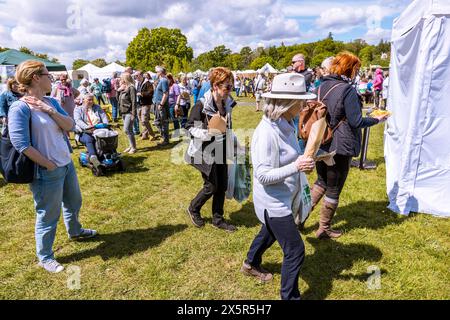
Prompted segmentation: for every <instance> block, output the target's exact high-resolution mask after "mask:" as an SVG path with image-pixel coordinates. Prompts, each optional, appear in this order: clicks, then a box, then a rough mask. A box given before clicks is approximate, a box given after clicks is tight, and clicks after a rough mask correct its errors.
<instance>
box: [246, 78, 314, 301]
mask: <svg viewBox="0 0 450 320" xmlns="http://www.w3.org/2000/svg"><path fill="white" fill-rule="evenodd" d="M263 97H264V98H265V102H264V117H263V119H262V121H261V122H260V124H259V125H258V127H257V128H256V131H255V133H254V135H253V140H252V150H251V153H252V154H251V155H252V163H253V168H254V171H253V174H254V183H253V200H254V205H255V211H256V215H257V216H258V218H259V220H260V221H261V222H262V224H263V225H262V228H261V231H260V232H259V234H258V235H257V236H256V238H255V239H254V241H253V243H252V245H251V247H250V250H249V252H248V254H247V259H246V260H245V261H244V264H243V266H242V269H241V271H242V272H243V273H244V274H246V275H250V276H254V277H256V278H258V279H259V280H260V281H263V282H266V281H270V280H271V279H272V278H273V276H272V274H270V273H269V272H268V271H266V270H264V269H263V268H262V267H261V262H262V256H263V254H264V252H265V251H266V250H267V249H269V248H270V247H271V246H272V244H274V242H275V241H278V243H279V244H280V246H281V248H282V249H283V254H284V259H283V265H282V268H281V299H283V300H298V299H300V291H299V288H298V278H299V273H300V267H301V265H302V264H303V260H304V257H305V246H304V244H303V241H302V239H301V237H300V234H299V232H298V229H297V227H296V224H295V222H294V216H293V213H294V212H297V211H298V210H299V207H300V198H301V197H300V196H301V194H300V193H301V182H300V172H311V171H312V170H313V169H314V167H315V162H314V160H313V159H311V158H307V157H305V156H300V149H299V146H298V142H297V137H296V133H295V132H296V131H295V127H294V124H293V122H292V119H293V118H294V117H296V116H297V115H298V114H299V113H300V111H301V110H302V108H303V107H304V106H305V105H306V100H309V99H314V98H315V97H316V96H315V95H314V94H311V93H308V92H306V84H305V77H304V76H302V75H300V74H294V73H289V74H282V75H278V76H276V77H275V78H274V81H273V85H272V91H271V92H270V93H266V94H264V95H263Z"/></svg>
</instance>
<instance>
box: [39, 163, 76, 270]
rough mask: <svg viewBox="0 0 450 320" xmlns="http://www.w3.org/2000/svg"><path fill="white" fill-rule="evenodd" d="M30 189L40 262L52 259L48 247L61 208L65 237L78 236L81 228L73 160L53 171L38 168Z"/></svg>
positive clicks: (53, 236)
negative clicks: (34, 213) (66, 235)
mask: <svg viewBox="0 0 450 320" xmlns="http://www.w3.org/2000/svg"><path fill="white" fill-rule="evenodd" d="M31 191H32V192H33V198H34V206H35V209H36V230H35V236H36V253H37V257H38V259H39V261H41V262H44V261H48V260H54V259H55V257H54V253H53V249H52V247H53V242H54V241H55V235H56V226H57V225H58V221H59V217H60V216H61V207H62V209H63V218H64V224H65V225H66V230H67V232H68V234H69V236H78V235H80V233H81V231H82V230H81V224H80V222H79V221H78V215H79V212H80V209H81V191H80V186H79V184H78V177H77V172H76V171H75V166H74V165H73V162H71V163H70V164H68V165H67V166H65V167H61V168H57V169H55V170H53V171H48V170H46V169H43V168H41V167H39V168H38V172H37V178H36V179H35V180H34V181H33V183H32V184H31Z"/></svg>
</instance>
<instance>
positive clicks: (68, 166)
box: [9, 60, 97, 273]
mask: <svg viewBox="0 0 450 320" xmlns="http://www.w3.org/2000/svg"><path fill="white" fill-rule="evenodd" d="M16 80H17V82H18V83H19V85H20V90H21V91H22V92H23V93H24V94H25V97H24V98H22V99H21V100H20V101H16V102H15V103H14V104H13V105H12V106H11V110H10V112H9V133H10V138H11V142H12V144H13V146H14V148H15V149H16V150H18V151H19V152H22V153H23V154H25V155H26V156H27V157H28V158H29V159H31V160H32V161H33V162H35V163H36V174H35V179H34V181H33V182H32V183H31V191H32V193H33V199H34V205H35V209H36V227H35V237H36V252H37V257H38V259H39V266H41V267H42V268H44V269H45V270H47V271H48V272H52V273H58V272H61V271H63V270H64V267H63V266H62V265H61V264H59V263H58V262H57V261H56V259H55V256H54V252H53V249H52V247H53V243H54V241H55V236H56V228H57V225H58V221H59V218H60V215H61V208H62V211H63V218H64V223H65V226H66V229H67V232H68V235H69V238H70V239H72V240H81V239H86V238H92V237H94V236H96V235H97V231H95V230H90V229H83V228H82V226H81V223H80V221H79V212H80V209H81V191H80V186H79V183H78V177H77V173H76V171H75V166H74V164H73V162H72V157H71V152H72V148H71V147H70V143H69V140H68V137H67V135H66V134H65V132H67V131H71V130H73V128H74V125H75V123H74V120H73V119H72V118H71V117H70V116H69V115H68V114H67V113H66V112H65V111H64V109H63V108H62V107H61V106H60V105H59V103H58V101H56V100H55V99H53V98H49V97H45V95H46V93H47V92H50V90H51V85H52V83H51V80H50V74H49V72H48V70H47V68H46V67H45V65H44V64H43V63H42V62H39V61H34V60H28V61H25V62H23V63H21V64H20V65H19V66H18V67H17V70H16ZM30 121H31V128H30Z"/></svg>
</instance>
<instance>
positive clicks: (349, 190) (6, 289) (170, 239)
mask: <svg viewBox="0 0 450 320" xmlns="http://www.w3.org/2000/svg"><path fill="white" fill-rule="evenodd" d="M241 101H243V102H244V103H243V104H241V105H239V106H238V107H237V108H236V110H235V112H234V115H233V120H234V127H235V128H248V129H249V128H255V127H256V125H257V124H258V122H259V120H260V118H261V113H258V114H257V113H255V112H254V107H253V104H252V105H251V106H250V105H247V106H246V105H245V102H249V101H250V100H245V99H242V100H241ZM155 145H156V144H155V143H153V142H138V147H139V148H140V150H139V153H137V154H135V155H133V156H126V157H125V158H124V159H125V161H126V163H127V167H128V169H127V171H126V173H124V174H111V175H109V176H107V177H101V178H95V177H94V176H93V175H92V174H91V172H90V171H89V170H87V169H83V168H80V167H79V165H78V162H76V166H77V169H78V176H79V180H80V184H81V189H82V193H83V207H82V212H81V221H82V223H83V225H84V226H85V227H89V228H94V229H96V230H98V231H99V233H100V236H99V237H98V238H96V239H94V240H92V241H88V242H82V243H79V242H69V241H68V239H67V235H66V233H65V228H64V225H63V223H62V221H61V222H60V224H59V226H58V232H57V238H56V242H55V245H54V249H55V252H56V257H57V259H58V261H59V262H61V263H63V264H64V265H65V266H66V268H68V267H70V266H77V267H80V270H81V288H80V289H79V290H70V289H69V288H68V286H67V282H68V279H70V276H71V272H70V270H69V272H63V273H61V274H58V275H51V274H48V273H46V272H44V271H43V270H42V269H40V268H38V267H37V260H36V257H35V243H34V217H35V214H34V210H33V200H32V195H31V193H30V191H29V188H28V187H27V186H13V185H7V186H5V185H4V184H1V185H0V252H1V254H2V259H0V299H269V300H270V299H279V288H280V269H281V262H282V252H281V249H280V248H279V246H278V245H277V244H275V245H274V246H273V248H271V249H270V250H269V251H268V252H267V253H266V255H265V259H264V264H263V265H264V266H265V267H266V268H267V269H269V270H271V271H273V272H274V274H275V278H274V281H273V282H271V283H269V284H265V285H262V284H259V283H258V282H255V281H254V279H251V278H248V277H245V276H243V275H242V274H241V273H240V272H239V269H240V266H241V264H242V261H243V260H244V258H245V254H246V252H247V250H248V248H249V246H250V244H251V241H252V240H253V238H254V236H255V235H256V233H257V232H258V231H259V229H260V224H259V221H258V220H257V218H256V216H255V214H254V211H253V204H252V202H251V201H248V202H246V203H244V204H242V205H241V204H238V203H237V202H235V201H227V202H226V204H225V212H226V217H227V218H228V219H230V220H231V221H232V222H233V223H234V224H236V225H237V226H238V228H239V230H238V231H237V232H235V233H233V234H228V233H226V232H224V231H221V230H217V229H215V228H213V227H212V226H211V224H210V222H211V213H210V208H211V204H210V202H209V203H207V205H206V206H205V207H204V210H203V216H204V217H206V218H207V221H208V222H209V223H208V224H207V226H206V227H205V228H204V229H201V230H199V229H196V228H194V227H193V226H191V224H190V222H189V220H188V218H187V215H186V213H185V208H186V207H187V206H188V204H189V202H190V200H191V199H192V198H193V197H194V196H195V195H196V193H197V192H198V191H199V189H200V187H201V184H202V180H201V177H200V174H199V173H198V172H197V171H196V170H195V169H193V168H192V167H190V166H187V165H182V164H174V163H172V161H171V158H172V152H173V151H172V149H171V148H166V149H158V148H156V146H155ZM125 147H126V140H125V137H124V136H123V135H121V140H120V150H123V149H124V148H125ZM81 151H82V149H75V153H74V155H73V158H74V160H76V159H77V156H78V155H79V153H80V152H81ZM369 159H371V160H375V161H376V162H377V164H378V168H377V169H376V170H375V171H364V172H362V171H359V170H357V169H352V170H351V173H350V175H349V178H348V181H347V184H346V187H345V189H344V191H343V194H342V197H341V204H340V207H339V209H338V212H337V215H336V217H335V221H334V226H335V227H336V228H340V229H343V230H345V235H344V236H343V237H341V238H340V239H338V240H337V241H318V240H316V239H315V237H314V232H315V230H316V228H317V226H318V224H317V221H318V209H316V210H315V211H314V212H313V213H312V216H311V218H310V219H309V220H308V222H307V224H306V230H305V232H304V234H303V235H302V237H303V240H304V242H305V245H306V259H305V263H304V266H303V269H302V271H301V279H300V288H301V291H302V294H303V298H304V299H449V298H450V291H449V290H450V289H449V286H448V284H449V281H450V272H449V265H450V255H449V243H450V241H449V240H450V237H449V234H450V221H449V220H448V219H439V218H435V217H432V216H428V215H423V214H414V215H412V216H410V217H401V216H398V215H396V214H394V213H392V212H390V211H389V210H387V209H386V206H387V197H386V187H385V165H384V159H383V128H382V127H381V126H377V127H375V128H374V129H373V130H372V132H371V140H370V148H369ZM314 178H315V175H314V174H313V175H311V176H310V177H309V179H310V182H313V181H314ZM371 270H380V272H381V282H380V283H377V282H376V281H374V280H373V279H374V278H373V277H372V278H370V279H369V277H371V275H373V273H372V271H371ZM368 282H369V283H371V284H375V285H377V284H380V286H375V288H374V287H370V286H368Z"/></svg>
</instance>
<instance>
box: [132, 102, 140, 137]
mask: <svg viewBox="0 0 450 320" xmlns="http://www.w3.org/2000/svg"><path fill="white" fill-rule="evenodd" d="M138 109H140V107H138ZM137 113H138V114H139V110H138V112H137ZM133 133H134V135H136V136H138V135H140V134H141V129H140V128H139V117H137V116H136V117H135V118H134V122H133Z"/></svg>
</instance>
